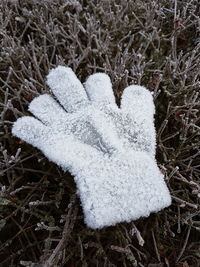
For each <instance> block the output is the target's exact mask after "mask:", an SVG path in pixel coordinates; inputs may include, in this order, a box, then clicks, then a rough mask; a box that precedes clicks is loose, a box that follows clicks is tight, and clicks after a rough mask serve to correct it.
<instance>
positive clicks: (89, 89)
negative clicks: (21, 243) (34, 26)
mask: <svg viewBox="0 0 200 267" xmlns="http://www.w3.org/2000/svg"><path fill="white" fill-rule="evenodd" d="M47 84H48V85H49V87H50V88H51V90H52V92H53V93H54V95H55V96H56V98H57V100H58V101H59V102H60V104H61V105H60V104H59V103H58V102H57V101H56V100H54V99H53V97H51V96H50V95H47V94H45V95H41V96H39V97H37V98H35V99H34V100H33V101H32V102H31V103H30V105H29V110H30V111H31V112H32V114H33V115H34V116H35V117H36V118H33V117H29V116H25V117H22V118H19V119H18V120H17V121H16V122H15V123H14V126H13V129H12V133H13V134H14V135H15V136H17V137H19V138H21V139H22V140H24V141H26V142H28V143H30V144H32V145H33V146H35V147H37V148H38V149H40V150H41V151H43V153H44V154H45V155H46V156H47V158H48V159H49V160H51V161H53V162H55V163H57V164H58V165H59V166H61V167H62V168H63V169H64V170H69V171H70V172H71V173H72V174H73V175H74V179H75V181H76V183H77V193H78V195H79V196H80V199H81V203H82V207H83V212H84V218H85V223H86V224H87V226H88V227H90V228H93V229H96V228H102V227H104V226H109V225H115V224H116V223H119V222H124V221H126V222H130V221H132V220H136V219H138V218H140V217H147V216H149V214H150V213H151V212H157V211H159V210H161V209H163V208H165V207H167V206H169V205H170V204H171V196H170V193H169V190H168V188H167V186H166V184H165V182H164V177H163V175H162V174H161V172H160V170H159V168H158V167H157V164H156V161H155V145H156V144H155V128H154V112H155V108H154V103H153V98H152V95H151V93H150V92H149V91H148V90H147V89H146V88H144V87H142V86H137V85H131V86H129V87H127V88H126V89H125V90H124V93H123V96H122V101H121V108H118V107H117V105H116V104H115V99H114V95H113V91H112V87H111V82H110V78H109V77H108V76H107V75H106V74H103V73H97V74H93V75H91V76H90V77H89V78H88V79H87V81H86V83H85V84H84V85H85V88H84V87H83V86H82V84H81V83H80V81H79V80H78V79H77V78H76V76H75V74H74V73H73V71H72V70H71V69H70V68H66V67H62V66H59V67H57V68H55V69H53V70H51V71H50V73H49V75H48V76H47Z"/></svg>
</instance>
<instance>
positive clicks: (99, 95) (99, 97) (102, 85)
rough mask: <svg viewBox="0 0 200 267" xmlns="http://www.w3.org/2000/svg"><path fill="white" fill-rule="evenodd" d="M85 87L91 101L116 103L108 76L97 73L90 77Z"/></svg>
mask: <svg viewBox="0 0 200 267" xmlns="http://www.w3.org/2000/svg"><path fill="white" fill-rule="evenodd" d="M84 85H85V90H86V92H87V95H88V97H89V99H90V100H91V101H94V102H108V103H115V97H114V94H113V90H112V84H111V81H110V77H109V76H108V75H107V74H105V73H95V74H93V75H90V76H89V78H88V79H87V81H86V82H85V84H84Z"/></svg>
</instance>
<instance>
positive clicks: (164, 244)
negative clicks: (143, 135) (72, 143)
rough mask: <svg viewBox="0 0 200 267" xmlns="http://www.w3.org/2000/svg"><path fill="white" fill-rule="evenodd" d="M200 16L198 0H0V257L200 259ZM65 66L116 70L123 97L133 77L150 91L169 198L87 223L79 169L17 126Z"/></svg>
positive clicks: (120, 261)
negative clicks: (67, 167) (133, 216)
mask: <svg viewBox="0 0 200 267" xmlns="http://www.w3.org/2000/svg"><path fill="white" fill-rule="evenodd" d="M199 15H200V2H199V1H198V0H191V1H189V0H182V1H178V0H174V1H172V0H160V1H159V0H155V1H150V0H136V1H128V0H101V1H97V0H90V1H89V0H88V1H86V0H55V1H53V0H51V1H50V0H43V1H40V0H12V1H11V0H10V1H8V0H7V1H6V0H1V2H0V42H1V50H0V109H1V121H0V126H1V129H0V133H1V135H0V142H1V146H0V147H1V153H0V184H1V192H0V266H31V267H33V266H34V267H36V266H37V267H40V266H69V267H76V266H77V267H79V266H84V267H86V266H91V267H93V266H98V267H101V266H102V267H103V266H105V267H107V266H109V267H114V266H117V267H118V266H119V267H121V266H124V267H125V266H140V267H143V266H148V267H164V266H169V267H173V266H176V267H188V266H189V267H190V266H192V267H197V266H199V264H200V238H199V237H200V220H199V218H200V217H199V213H200V210H199V197H200V185H199V177H200V112H199V108H200V94H199V91H200V90H199V88H200V81H199V74H200V18H199ZM59 64H60V65H65V66H70V67H71V68H72V69H73V70H74V71H75V72H76V74H77V76H78V78H79V79H80V80H81V81H82V82H84V81H85V79H86V77H87V76H88V75H90V74H92V73H95V72H106V73H107V74H109V75H110V77H111V80H112V83H113V88H114V92H115V96H116V101H117V103H118V104H119V103H120V96H121V94H122V92H123V89H124V88H125V87H126V86H127V85H129V84H133V83H135V84H141V85H144V86H146V87H147V88H149V89H150V90H151V91H154V98H155V105H156V117H155V122H156V129H157V155H156V158H157V161H158V165H159V167H160V169H161V170H162V171H163V173H164V174H165V178H166V183H167V185H168V188H169V189H170V192H171V195H172V198H173V203H172V205H171V206H170V207H169V208H166V209H164V210H163V211H160V212H158V213H157V214H151V215H150V216H149V217H148V218H142V219H139V220H137V221H135V222H132V223H121V224H118V225H116V226H115V227H107V228H104V229H102V230H96V231H94V230H90V229H88V228H86V226H85V225H84V222H83V214H82V209H81V206H80V201H79V199H78V197H77V196H76V194H75V192H76V186H75V183H74V181H73V177H72V176H70V174H68V173H64V172H62V170H61V169H60V168H59V167H57V166H56V165H54V164H52V163H50V162H49V161H48V160H47V159H46V158H45V157H44V156H43V154H42V153H41V152H39V151H38V150H37V149H35V148H33V147H32V146H30V145H28V144H27V143H25V142H22V141H20V140H19V139H17V138H14V137H13V136H12V134H11V127H12V124H13V122H14V121H15V120H16V119H17V118H18V117H21V116H23V115H28V114H29V112H28V111H27V107H28V104H29V102H30V101H31V100H32V99H33V98H34V97H35V96H37V95H39V94H41V93H45V92H47V87H46V84H45V77H46V75H47V74H48V72H49V69H51V68H53V67H55V66H57V65H59Z"/></svg>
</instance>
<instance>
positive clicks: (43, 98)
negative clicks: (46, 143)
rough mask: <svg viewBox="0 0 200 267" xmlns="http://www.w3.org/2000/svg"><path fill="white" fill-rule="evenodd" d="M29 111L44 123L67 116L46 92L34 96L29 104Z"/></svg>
mask: <svg viewBox="0 0 200 267" xmlns="http://www.w3.org/2000/svg"><path fill="white" fill-rule="evenodd" d="M29 111H30V112H31V113H32V114H33V115H34V116H36V117H37V118H38V119H39V120H41V121H42V122H43V123H44V124H46V125H50V124H53V123H56V122H57V121H58V120H59V121H60V120H63V119H65V118H66V117H67V112H66V111H65V110H64V109H63V108H62V107H61V106H60V105H59V104H58V103H57V102H56V101H55V100H54V99H53V97H51V96H50V95H47V94H44V95H40V96H38V97H36V98H34V99H33V101H32V102H31V103H30V104H29Z"/></svg>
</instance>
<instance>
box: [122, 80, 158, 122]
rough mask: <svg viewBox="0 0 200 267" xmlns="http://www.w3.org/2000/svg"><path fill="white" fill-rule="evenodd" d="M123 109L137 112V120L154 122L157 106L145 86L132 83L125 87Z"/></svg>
mask: <svg viewBox="0 0 200 267" xmlns="http://www.w3.org/2000/svg"><path fill="white" fill-rule="evenodd" d="M121 110H122V111H125V112H129V113H130V115H131V114H135V117H136V118H137V120H140V119H141V120H144V119H145V120H150V121H152V123H153V115H154V113H155V106H154V102H153V97H152V95H151V93H150V91H149V90H147V89H146V88H145V87H143V86H139V85H131V86H128V87H127V88H125V89H124V92H123V95H122V100H121Z"/></svg>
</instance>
